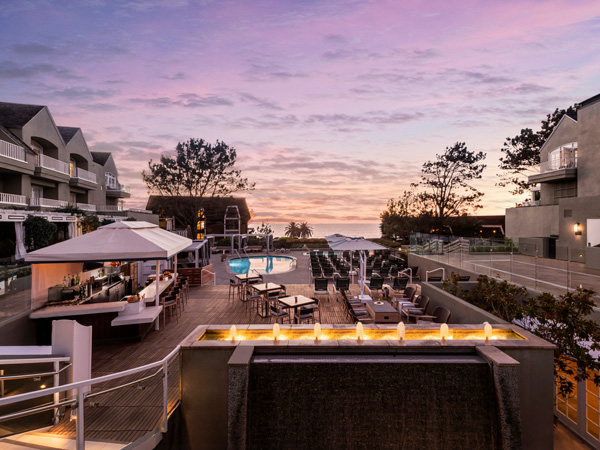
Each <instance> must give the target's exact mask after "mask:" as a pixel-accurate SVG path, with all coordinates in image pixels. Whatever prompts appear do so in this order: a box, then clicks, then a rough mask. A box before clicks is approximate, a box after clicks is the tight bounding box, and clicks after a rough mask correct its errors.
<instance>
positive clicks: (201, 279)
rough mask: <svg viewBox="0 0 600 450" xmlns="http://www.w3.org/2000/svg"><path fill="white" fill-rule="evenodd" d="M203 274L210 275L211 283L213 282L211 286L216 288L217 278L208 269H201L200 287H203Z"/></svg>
mask: <svg viewBox="0 0 600 450" xmlns="http://www.w3.org/2000/svg"><path fill="white" fill-rule="evenodd" d="M204 272H207V273H209V274H211V276H212V282H213V283H212V284H213V286H216V285H217V277H216V275H215V273H214V272H211V271H210V270H208V269H202V270H201V271H200V286H204V283H203V281H204V277H203V275H204Z"/></svg>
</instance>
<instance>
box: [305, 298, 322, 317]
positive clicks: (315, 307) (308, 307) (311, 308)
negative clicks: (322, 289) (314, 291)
mask: <svg viewBox="0 0 600 450" xmlns="http://www.w3.org/2000/svg"><path fill="white" fill-rule="evenodd" d="M311 298H312V299H313V300H314V302H315V303H313V304H312V305H306V306H303V307H302V308H303V309H305V310H309V311H311V312H312V314H313V316H315V319H316V313H319V322H321V308H319V299H318V298H316V297H311Z"/></svg>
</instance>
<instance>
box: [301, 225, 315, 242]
mask: <svg viewBox="0 0 600 450" xmlns="http://www.w3.org/2000/svg"><path fill="white" fill-rule="evenodd" d="M298 233H299V234H300V237H301V238H303V239H308V238H309V237H311V236H312V235H313V229H312V227H311V226H309V225H308V223H307V222H302V223H301V224H300V225H299V226H298Z"/></svg>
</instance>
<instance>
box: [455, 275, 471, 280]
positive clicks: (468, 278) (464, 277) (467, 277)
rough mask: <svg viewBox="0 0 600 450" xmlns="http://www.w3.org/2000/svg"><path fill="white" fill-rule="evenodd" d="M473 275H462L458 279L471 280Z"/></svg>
mask: <svg viewBox="0 0 600 450" xmlns="http://www.w3.org/2000/svg"><path fill="white" fill-rule="evenodd" d="M470 279H471V277H470V276H469V275H461V276H460V277H458V281H469V280H470Z"/></svg>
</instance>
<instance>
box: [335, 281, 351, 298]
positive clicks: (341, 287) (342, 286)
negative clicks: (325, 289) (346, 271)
mask: <svg viewBox="0 0 600 450" xmlns="http://www.w3.org/2000/svg"><path fill="white" fill-rule="evenodd" d="M349 289H350V278H342V277H340V278H336V279H335V282H334V283H333V290H334V292H335V299H336V301H337V295H338V292H340V291H347V290H349Z"/></svg>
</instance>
